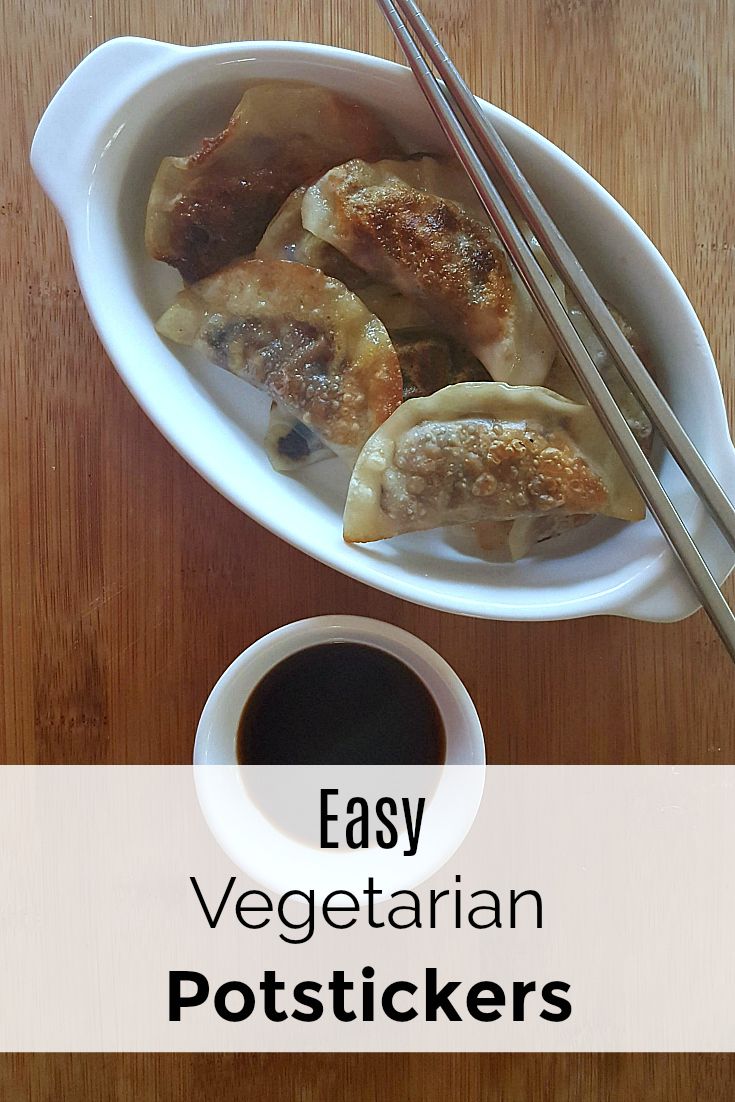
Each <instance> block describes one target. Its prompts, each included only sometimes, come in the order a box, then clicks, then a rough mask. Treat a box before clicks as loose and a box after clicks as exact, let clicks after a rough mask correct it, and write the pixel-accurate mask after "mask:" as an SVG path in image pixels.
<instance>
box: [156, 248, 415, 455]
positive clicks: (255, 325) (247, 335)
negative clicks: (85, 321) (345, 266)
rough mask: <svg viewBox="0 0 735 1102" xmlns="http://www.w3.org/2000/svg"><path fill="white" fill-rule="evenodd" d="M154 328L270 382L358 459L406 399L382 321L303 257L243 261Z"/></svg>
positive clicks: (184, 296)
mask: <svg viewBox="0 0 735 1102" xmlns="http://www.w3.org/2000/svg"><path fill="white" fill-rule="evenodd" d="M156 328H157V330H158V332H159V333H160V334H161V335H162V336H164V337H168V338H169V339H170V340H173V341H177V342H179V343H180V344H186V345H191V346H192V347H194V348H196V349H198V350H199V351H200V352H201V353H203V355H204V356H206V357H207V359H209V360H211V361H212V362H213V363H216V364H218V365H219V366H220V367H224V368H226V369H227V370H228V371H231V372H232V373H233V374H234V375H238V376H239V377H240V378H242V379H245V380H247V382H249V383H252V384H253V386H256V387H258V388H259V389H260V390H264V391H266V392H267V393H268V394H270V396H271V398H273V399H275V400H276V401H277V402H278V403H279V405H280V406H281V407H282V408H283V409H285V410H286V411H287V412H288V413H291V414H293V416H295V417H297V418H298V419H299V420H300V421H303V423H304V424H305V425H307V426H308V427H309V428H311V429H312V430H313V431H314V432H315V433H316V434H317V435H318V436H319V437H320V439H321V440H322V441H323V442H324V443H325V444H327V445H328V446H329V447H330V448H331V449H332V450H333V451H334V452H336V453H337V454H340V455H342V456H343V457H344V458H345V459H347V460H348V461H350V462H351V461H352V459H354V456H355V454H356V452H357V450H359V448H361V447H362V445H363V443H364V442H365V441H366V440H367V439H368V437H369V436H370V435H371V433H372V432H374V430H375V429H376V428H377V427H378V425H380V424H381V423H382V422H383V421H384V420H385V419H386V417H388V416H389V415H390V414H391V413H392V412H393V410H394V409H396V407H397V406H398V405H399V404H400V401H401V396H402V388H401V370H400V367H399V364H398V357H397V355H396V353H395V351H394V349H393V345H392V344H391V342H390V338H389V337H388V334H387V332H386V330H385V327H384V326H383V324H382V323H381V322H380V321H379V320H378V319H377V318H376V317H374V315H373V314H371V313H370V312H369V310H368V309H367V308H366V307H365V306H364V305H363V303H362V302H361V301H360V299H359V298H357V296H356V295H353V294H352V292H351V291H348V290H347V288H346V287H345V286H344V285H343V284H341V283H339V282H338V281H337V280H336V279H331V278H330V277H329V276H325V275H324V274H323V273H322V272H319V271H317V270H316V269H315V268H308V267H305V266H304V265H302V264H291V263H289V262H288V261H285V260H240V261H237V262H236V263H234V264H231V265H230V266H229V267H228V268H224V269H223V270H222V271H221V272H217V274H216V275H213V276H209V277H208V278H207V279H203V280H201V281H200V282H199V283H195V284H194V285H193V286H191V287H189V288H187V289H186V290H184V291H181V292H180V293H179V294H178V295H177V296H176V300H175V302H174V304H173V306H171V307H169V309H168V310H167V311H166V313H165V314H164V315H163V316H162V317H161V319H160V320H159V322H158V324H157V326H156Z"/></svg>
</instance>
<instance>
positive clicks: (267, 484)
mask: <svg viewBox="0 0 735 1102" xmlns="http://www.w3.org/2000/svg"><path fill="white" fill-rule="evenodd" d="M264 78H276V79H279V78H287V79H291V80H306V81H312V82H315V83H318V84H323V85H325V86H327V87H329V88H334V89H337V90H339V91H340V92H342V93H344V94H345V95H346V96H348V97H350V98H353V99H354V100H357V101H362V102H365V103H368V104H370V105H371V106H372V107H374V108H375V109H376V110H377V111H379V112H380V113H381V114H382V115H383V116H384V118H385V119H386V120H388V121H389V123H390V124H391V125H392V126H393V128H394V129H395V131H396V132H397V133H398V134H399V135H400V136H401V137H402V138H403V139H404V140H405V141H407V142H408V143H410V145H411V147H412V148H414V149H439V148H443V142H442V140H441V137H440V135H439V134H438V132H437V127H436V124H435V122H434V119H433V116H432V115H431V112H430V110H429V108H428V107H427V106H426V104H425V102H424V100H423V98H422V96H421V93H420V92H419V90H418V89H417V87H416V86H415V84H414V81H413V78H412V76H411V74H410V73H409V71H408V70H407V69H405V68H403V67H401V66H398V65H395V64H392V63H391V62H388V61H383V60H380V59H379V58H375V57H369V56H367V55H364V54H357V53H350V52H347V51H344V50H338V49H333V48H330V47H327V46H319V45H307V44H304V43H296V42H244V43H228V44H225V45H214V46H201V47H196V48H190V47H182V46H173V45H169V44H166V43H162V42H154V41H150V40H146V39H136V38H119V39H115V40H113V41H111V42H107V43H105V44H104V45H102V46H100V47H99V48H98V49H96V50H95V51H94V52H93V53H92V54H90V55H89V57H87V58H86V59H85V60H84V61H82V63H81V64H80V65H79V66H78V67H77V68H76V69H75V70H74V72H73V73H72V74H71V76H70V77H69V78H68V79H67V80H66V82H65V83H64V84H63V85H62V87H61V88H60V89H59V91H58V92H57V94H56V96H55V97H54V99H53V100H52V102H51V104H50V105H49V107H48V109H47V111H46V113H45V114H44V116H43V118H42V120H41V122H40V124H39V127H38V130H37V133H36V136H35V139H34V142H33V148H32V151H31V161H32V164H33V168H34V171H35V172H36V175H37V176H38V179H39V180H40V182H41V184H42V185H43V187H44V189H45V190H46V192H47V193H48V195H49V196H50V198H51V199H52V201H53V202H54V204H55V205H56V207H57V208H58V210H59V212H60V214H61V216H62V218H63V219H64V222H65V223H66V228H67V231H68V234H69V240H70V244H71V250H72V254H73V257H74V264H75V266H76V270H77V274H78V277H79V282H80V285H81V288H82V292H83V294H84V297H85V300H86V303H87V306H88V308H89V312H90V315H91V317H92V320H93V322H94V325H95V327H96V329H97V332H98V333H99V335H100V338H101V340H102V342H103V344H104V346H105V348H106V350H107V352H108V353H109V356H110V358H111V359H112V361H113V363H114V364H115V366H116V367H117V370H118V371H119V372H120V374H121V376H122V377H123V379H124V380H125V382H126V383H127V385H128V387H129V388H130V390H131V391H132V392H133V394H134V395H135V397H136V398H137V400H138V401H139V403H140V404H141V406H142V407H143V409H144V410H145V411H146V412H147V414H148V415H149V416H150V417H151V418H152V420H153V421H154V422H155V423H156V424H157V425H158V427H159V428H160V430H161V431H162V432H163V433H164V434H165V435H166V437H167V438H168V439H169V440H170V441H171V443H172V444H173V445H174V447H175V448H177V449H178V450H179V451H180V452H181V454H182V455H184V456H185V457H186V458H187V459H188V461H189V462H190V463H191V464H192V465H193V466H194V467H195V468H196V469H197V470H198V471H199V472H200V473H201V474H202V475H203V476H204V477H205V478H206V479H207V480H208V481H209V482H210V483H211V484H212V485H213V486H215V487H216V488H217V489H218V490H219V491H220V492H221V493H223V494H224V495H225V496H226V497H228V498H229V499H230V500H231V501H232V502H234V503H235V504H236V505H237V506H238V507H239V508H240V509H242V510H243V511H244V512H246V513H248V514H250V516H252V517H254V518H255V519H256V520H257V521H259V522H260V523H261V524H263V525H265V526H266V527H267V528H269V529H270V530H271V531H273V532H275V533H277V534H278V535H279V536H281V537H282V538H283V539H285V540H288V541H289V542H290V543H292V544H294V545H295V546H296V547H299V548H301V549H302V550H304V551H306V552H307V553H308V554H310V555H313V556H314V557H315V558H318V559H321V560H322V561H323V562H325V563H328V564H329V565H330V566H333V567H335V568H336V569H337V570H341V571H343V572H344V573H345V574H349V575H351V576H352V577H354V578H357V579H359V580H360V581H363V582H366V583H367V584H369V585H372V586H375V587H377V588H378V589H382V590H385V591H387V592H389V593H393V594H396V595H397V596H399V597H403V598H405V599H406V600H409V601H415V602H417V603H419V604H424V605H428V606H431V607H434V608H439V609H444V610H446V611H449V612H455V613H463V614H467V615H473V616H484V617H494V618H498V619H513V620H551V619H561V618H568V617H575V616H588V615H593V614H600V613H610V614H615V615H621V616H630V617H636V618H639V619H644V620H659V621H660V620H675V619H680V618H681V617H684V616H687V615H689V614H690V613H692V612H693V611H694V610H695V609H696V608H697V601H696V598H695V596H694V595H693V593H692V591H691V590H690V588H689V585H688V583H687V582H686V580H685V579H684V577H683V575H682V574H681V571H680V568H679V567H678V565H677V563H676V562H675V560H674V558H673V556H672V554H671V552H670V551H669V549H668V547H667V545H666V544H665V542H664V540H663V538H662V537H661V535H660V533H659V531H658V528H657V527H656V524H655V523H654V521H653V520H652V519H651V518H650V517H649V518H647V519H646V520H645V521H644V522H642V523H640V524H635V525H630V526H626V525H623V524H619V523H616V522H612V521H606V520H596V521H595V522H594V523H592V524H590V525H589V526H587V527H584V528H581V529H578V530H577V531H573V532H569V533H567V534H566V535H565V536H563V537H561V538H558V539H556V540H553V541H551V542H548V543H545V544H542V545H539V547H538V549H537V551H536V552H535V553H534V554H532V555H531V556H529V557H528V558H526V559H524V560H522V561H521V562H518V563H513V564H510V563H507V564H506V563H500V564H495V563H488V562H487V561H485V560H483V559H481V558H479V557H478V556H477V554H476V552H474V551H473V549H472V546H471V543H470V541H469V540H463V539H462V538H461V536H460V534H459V533H458V531H457V530H452V529H448V530H446V531H445V532H434V533H431V532H429V533H417V534H412V535H409V536H403V537H401V538H400V539H395V540H388V541H384V542H382V543H379V544H375V545H371V546H367V547H350V546H347V545H346V544H344V543H343V541H342V536H341V516H342V505H343V502H344V496H345V491H346V485H347V474H346V472H345V471H343V470H342V469H341V468H340V466H339V464H338V463H337V462H334V461H332V462H326V463H320V464H316V465H315V466H313V467H310V468H308V469H307V471H306V472H304V473H303V474H302V475H300V476H299V477H298V478H294V477H286V476H283V475H279V474H276V473H274V472H273V471H272V469H271V467H270V466H269V464H268V461H267V459H266V456H265V453H264V451H263V449H262V446H261V440H262V436H263V432H264V428H265V421H266V411H267V407H268V400H267V399H266V397H265V396H264V395H261V394H259V393H257V392H255V391H254V390H252V389H251V388H250V387H248V385H247V384H246V383H243V382H242V381H241V380H238V379H236V378H234V377H233V376H231V375H229V374H228V373H227V372H225V371H221V370H219V369H218V368H216V367H213V366H211V365H209V364H206V363H202V362H200V360H199V358H198V357H197V356H195V355H193V354H187V352H186V351H181V350H179V349H177V350H176V351H174V349H173V348H172V347H169V346H168V345H167V344H166V343H165V342H164V341H163V340H162V339H161V338H160V337H159V336H158V335H157V334H156V332H155V330H154V328H153V322H154V320H155V319H156V318H157V317H158V316H159V314H160V313H161V312H162V311H163V309H164V308H165V307H166V306H167V305H168V304H169V302H170V300H171V298H172V296H173V294H174V293H175V291H176V290H177V288H178V287H179V285H180V283H179V278H178V276H177V275H176V274H175V273H174V272H173V271H172V270H171V269H169V268H166V267H165V266H164V265H163V264H158V263H155V262H154V261H151V260H150V259H149V258H148V257H147V256H146V254H145V251H144V248H143V225H144V216H145V207H146V200H147V196H148V191H149V188H150V184H151V180H152V178H153V175H154V172H155V170H156V167H157V165H158V163H159V161H160V159H161V157H163V156H164V155H165V154H170V153H175V154H182V153H187V152H190V151H192V150H193V149H195V148H196V147H197V146H198V144H199V142H200V139H201V138H202V137H203V136H204V135H211V134H215V133H217V132H218V131H219V130H220V129H221V128H222V126H223V125H224V123H225V122H226V120H227V118H228V117H229V114H230V112H231V110H232V108H233V107H234V106H235V104H236V103H237V101H238V100H239V98H240V96H241V94H242V90H243V86H244V85H245V84H246V83H247V82H249V81H257V80H262V79H264ZM486 109H487V111H488V113H489V114H490V116H491V118H492V119H493V121H494V122H495V124H496V125H497V127H498V129H499V130H500V131H501V133H502V135H503V137H504V138H505V140H506V141H507V142H508V145H509V146H510V148H511V150H512V151H513V153H514V154H515V155H516V157H517V158H518V160H519V161H520V163H521V165H522V167H523V168H524V169H525V171H526V172H527V174H528V176H529V177H530V179H531V181H532V183H533V184H534V185H535V186H536V188H537V189H538V191H539V193H540V194H541V197H542V198H543V200H544V201H545V202H546V204H547V206H548V207H549V209H550V211H551V213H552V215H553V216H554V217H555V218H556V219H557V221H558V223H559V225H560V226H561V227H562V229H563V230H564V232H565V233H566V235H567V237H568V239H569V241H570V243H571V245H572V247H573V248H574V249H575V250H576V251H577V253H578V255H579V256H580V258H581V260H582V262H583V264H584V265H585V266H586V268H587V269H588V271H589V273H590V274H591V276H592V277H593V278H594V279H595V280H596V281H597V284H598V286H599V288H600V290H601V291H602V293H603V294H604V295H605V296H606V297H607V298H608V299H609V300H611V301H612V302H614V303H615V304H616V305H617V306H618V307H619V308H620V309H621V310H622V311H623V313H624V314H625V315H626V316H627V317H628V318H629V319H630V321H631V322H632V323H633V324H634V325H635V326H636V327H637V329H638V330H639V331H640V332H641V333H642V334H643V335H644V337H645V340H646V343H647V345H648V347H649V348H650V350H651V353H652V362H653V364H654V366H655V369H656V372H657V376H658V379H659V383H660V385H661V386H662V389H663V390H664V392H665V393H666V395H667V397H668V398H669V401H670V402H671V404H672V406H673V407H674V409H675V410H676V412H677V414H678V416H679V418H680V419H681V421H682V422H683V424H684V425H685V427H686V429H687V430H688V431H689V433H690V434H691V436H692V438H693V439H694V441H695V443H696V445H697V446H698V448H699V449H700V451H701V452H702V454H703V455H704V457H705V459H706V461H707V462H708V463H709V464H710V465H711V467H712V468H713V470H714V471H715V473H716V474H717V476H718V477H719V478H720V479H721V481H722V482H723V483H724V485H725V486H726V487H729V488H730V489H732V488H733V486H735V452H734V451H733V446H732V443H731V440H730V436H729V433H728V427H727V419H726V416H725V408H724V403H723V397H722V391H721V388H720V383H719V380H718V377H717V371H716V368H715V365H714V362H713V359H712V355H711V353H710V350H709V347H708V344H707V340H706V338H705V336H704V333H703V332H702V328H701V326H700V324H699V322H698V320H697V317H696V315H695V313H694V310H693V309H692V307H691V305H690V303H689V302H688V300H687V298H686V296H685V295H684V292H683V291H682V289H681V287H680V286H679V284H678V282H677V281H676V279H675V277H674V276H673V274H672V272H671V271H670V269H669V268H668V267H667V265H666V263H665V262H664V260H663V259H662V257H661V256H660V254H659V253H658V252H657V251H656V249H655V248H654V247H653V245H652V244H651V242H650V241H649V240H648V238H647V237H646V236H645V235H644V234H643V232H642V231H641V230H640V229H639V227H638V226H637V225H636V224H635V223H634V222H633V221H632V219H631V218H630V217H629V216H628V215H627V214H626V213H625V211H624V210H623V209H622V208H621V207H620V206H619V205H618V204H617V203H616V202H615V200H614V199H612V198H611V196H610V195H608V193H607V192H606V191H605V190H604V189H603V188H602V187H600V185H599V184H597V183H596V182H595V181H594V180H593V179H592V178H591V177H590V176H589V175H588V174H587V173H586V172H584V171H583V169H581V168H580V167H579V166H578V165H577V164H575V163H574V162H573V161H572V160H570V158H569V157H567V156H566V155H565V154H564V153H562V152H561V151H560V150H559V149H557V148H556V147H555V146H553V145H552V144H551V143H549V142H548V141H547V140H546V139H544V138H542V137H541V136H539V135H538V134H537V133H536V132H535V131H533V130H531V129H529V128H528V127H527V126H525V125H524V124H523V123H521V122H518V120H516V119H514V118H512V117H511V116H509V115H507V114H505V113H503V112H502V111H500V110H498V109H497V108H495V107H492V106H490V105H489V104H488V105H486ZM659 474H660V477H661V478H662V481H663V482H664V484H665V486H666V488H667V490H668V491H669V493H670V495H671V496H672V498H673V499H674V501H675V503H676V505H677V507H678V508H679V510H680V512H681V513H682V515H683V517H684V519H685V520H686V522H687V523H688V524H689V526H690V528H691V530H692V532H693V534H694V535H695V537H696V538H697V540H698V541H699V543H700V545H701V546H702V548H703V549H704V551H705V554H706V557H707V559H708V561H709V563H710V566H711V568H712V570H713V572H714V573H715V575H716V576H717V578H718V579H719V580H723V579H724V578H725V576H726V575H727V573H728V572H729V571H730V570H731V569H732V566H733V556H732V554H731V552H730V551H729V549H728V548H727V547H726V545H725V542H724V540H723V539H722V538H721V537H720V535H719V533H718V532H717V531H716V529H715V528H714V526H713V525H712V524H711V522H710V521H709V520H708V518H707V517H706V514H705V513H704V510H703V509H702V507H701V505H700V504H699V502H698V501H697V500H696V499H695V498H694V495H693V494H692V492H691V491H690V489H689V488H688V486H687V485H686V483H685V481H684V480H683V478H682V477H681V475H680V473H679V472H678V470H677V469H676V467H675V465H674V464H673V463H672V461H671V460H670V459H669V458H668V457H664V458H663V461H661V462H660V466H659Z"/></svg>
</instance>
